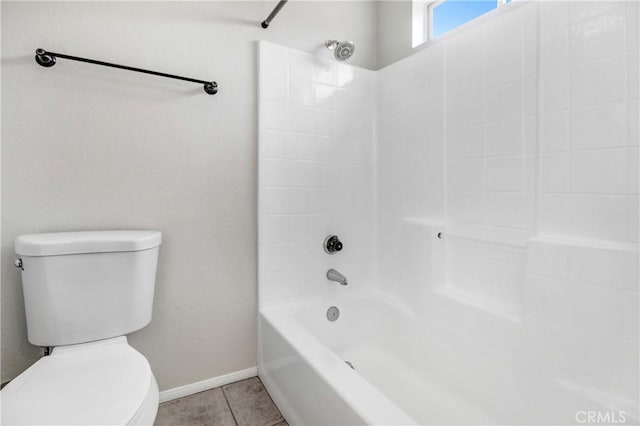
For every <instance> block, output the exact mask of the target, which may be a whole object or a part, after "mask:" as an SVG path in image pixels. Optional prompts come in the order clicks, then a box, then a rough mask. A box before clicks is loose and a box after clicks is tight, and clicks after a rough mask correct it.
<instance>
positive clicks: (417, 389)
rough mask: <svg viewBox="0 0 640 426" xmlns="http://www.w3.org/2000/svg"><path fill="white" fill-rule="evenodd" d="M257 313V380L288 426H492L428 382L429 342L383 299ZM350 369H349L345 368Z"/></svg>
mask: <svg viewBox="0 0 640 426" xmlns="http://www.w3.org/2000/svg"><path fill="white" fill-rule="evenodd" d="M336 305H337V306H338V307H339V308H340V311H341V315H340V318H339V319H338V320H337V321H335V322H330V321H328V320H327V318H326V311H327V308H328V307H329V306H331V304H330V303H317V302H316V303H307V304H304V305H296V306H286V307H274V308H263V309H262V310H261V312H260V320H259V322H260V338H261V342H260V354H259V358H260V359H259V371H260V372H259V374H260V377H261V379H262V381H263V382H264V384H265V386H266V387H267V390H268V391H269V393H270V394H271V395H272V397H273V399H274V400H275V402H276V404H277V405H278V407H280V409H281V410H282V412H283V414H284V416H285V418H286V419H287V420H288V421H289V422H290V423H291V424H293V425H415V424H463V423H468V424H478V423H484V424H492V423H495V421H494V420H495V419H493V418H492V417H491V416H488V415H487V414H486V413H484V412H482V410H479V409H477V407H474V406H473V404H470V403H469V402H468V401H466V400H464V399H463V398H461V396H460V395H459V394H457V393H455V392H452V391H451V390H449V389H447V388H445V387H443V386H439V385H437V382H436V381H434V380H432V378H431V374H430V369H429V368H425V367H426V366H425V365H424V364H425V362H429V363H433V360H429V361H428V360H427V358H428V357H427V356H426V355H425V354H426V353H427V352H426V351H425V350H424V349H425V348H423V347H420V345H429V342H430V341H432V340H431V339H430V338H429V336H425V335H424V333H425V331H424V330H419V329H417V328H416V325H415V324H417V323H419V322H418V321H416V318H415V316H414V314H413V313H412V312H411V311H409V310H407V309H406V308H404V307H403V305H402V304H400V303H394V302H393V301H392V300H389V299H388V298H385V296H383V295H377V296H376V295H372V296H364V297H358V298H353V299H347V300H341V301H340V302H339V303H336ZM345 361H348V362H349V363H351V365H353V367H354V368H353V369H352V368H351V367H350V366H349V365H348V364H347V363H346V362H345Z"/></svg>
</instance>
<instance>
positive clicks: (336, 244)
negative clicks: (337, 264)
mask: <svg viewBox="0 0 640 426" xmlns="http://www.w3.org/2000/svg"><path fill="white" fill-rule="evenodd" d="M323 247H324V251H325V252H326V253H328V254H336V252H339V251H340V250H342V242H340V239H339V238H338V236H337V235H329V236H328V237H327V238H325V239H324V244H323Z"/></svg>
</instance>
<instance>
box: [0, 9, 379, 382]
mask: <svg viewBox="0 0 640 426" xmlns="http://www.w3.org/2000/svg"><path fill="white" fill-rule="evenodd" d="M274 5H275V1H273V2H272V1H269V2H141V3H136V2H109V3H103V2H69V3H66V2H38V3H31V2H24V3H15V2H2V86H3V87H2V88H3V92H2V196H3V200H2V201H3V203H2V204H3V208H4V210H3V212H2V230H3V235H2V251H3V257H2V265H3V274H2V278H3V281H2V380H8V379H11V378H13V377H15V376H16V375H18V374H20V373H21V372H22V371H23V370H24V369H25V368H27V367H28V366H29V365H30V364H31V363H33V362H34V361H35V360H36V359H37V358H38V357H39V355H40V354H41V351H40V350H39V349H38V348H35V347H33V346H31V345H29V343H28V342H27V340H26V328H25V319H24V309H23V300H22V292H21V287H20V276H19V273H18V271H16V270H15V269H14V268H13V267H12V266H11V265H12V261H13V259H14V255H13V240H14V239H15V237H16V236H17V235H19V234H22V233H28V232H47V231H65V230H85V229H117V228H127V229H135V228H145V229H159V230H161V231H163V234H164V244H163V246H162V248H161V255H160V265H159V275H158V281H157V290H156V300H155V310H154V318H153V321H152V323H151V325H150V326H149V327H147V328H146V329H144V330H142V331H140V332H137V333H135V334H133V335H132V336H131V337H130V341H131V343H132V344H133V346H135V347H136V348H137V349H139V350H140V351H141V352H142V353H143V354H144V355H145V356H147V358H148V359H149V361H150V362H151V365H152V368H153V370H154V372H155V374H156V377H157V378H158V380H159V383H160V387H161V389H167V388H171V387H175V386H178V385H182V384H186V383H191V382H194V381H198V380H203V379H206V378H210V377H214V376H218V375H221V374H224V373H228V372H231V371H235V370H240V369H244V368H247V367H250V366H254V365H255V364H256V272H257V271H256V265H257V259H256V243H257V239H256V232H257V231H256V221H255V212H256V196H257V194H256V179H257V172H256V165H257V162H256V155H257V151H256V137H257V131H256V121H257V101H256V93H257V74H256V73H257V61H256V58H257V43H255V41H257V40H260V39H263V38H264V39H269V40H273V41H277V42H280V43H283V44H285V45H289V46H293V47H296V48H298V49H303V50H306V51H309V52H314V53H315V54H317V55H319V56H322V55H328V54H329V52H325V49H324V48H323V47H322V43H323V42H324V40H325V39H327V38H338V39H346V38H349V39H352V40H353V41H355V42H356V45H357V49H358V50H357V53H356V54H355V56H354V57H353V60H352V61H351V63H353V64H357V65H363V66H366V67H370V68H373V67H374V66H375V57H376V53H375V21H376V14H375V5H374V4H373V3H370V2H335V3H332V4H331V6H330V7H329V6H328V5H327V4H326V3H324V2H290V3H289V4H288V5H287V7H286V8H285V9H283V11H282V12H281V14H280V15H279V16H278V18H277V20H275V21H274V22H273V23H272V26H271V27H270V28H269V29H268V30H266V31H265V30H262V29H261V28H260V27H259V22H260V21H262V19H264V18H265V17H266V16H267V14H268V13H269V12H270V11H271V9H272V8H273V6H274ZM38 47H42V48H45V49H50V50H52V51H59V52H62V53H68V54H72V55H78V56H86V57H90V58H96V59H104V60H111V61H114V62H118V63H122V64H129V65H133V66H140V67H144V68H150V69H155V70H159V71H166V72H170V73H176V74H182V75H186V76H192V77H196V78H202V79H215V80H217V81H218V83H219V84H220V92H219V93H218V94H217V95H216V96H208V95H206V94H204V92H203V90H202V87H200V86H198V85H192V84H189V83H183V82H177V81H172V80H165V79H160V78H155V77H151V76H144V75H138V74H133V73H128V72H123V71H119V70H113V69H108V68H101V67H95V66H91V65H87V64H80V63H74V62H70V61H64V60H60V61H59V63H58V64H57V65H56V66H55V67H54V68H51V69H44V68H41V67H40V66H38V65H36V63H35V62H34V60H33V52H34V50H35V49H36V48H38Z"/></svg>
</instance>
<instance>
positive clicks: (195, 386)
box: [160, 367, 258, 403]
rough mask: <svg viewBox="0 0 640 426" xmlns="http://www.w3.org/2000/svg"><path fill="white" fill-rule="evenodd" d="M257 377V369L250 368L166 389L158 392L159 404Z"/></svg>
mask: <svg viewBox="0 0 640 426" xmlns="http://www.w3.org/2000/svg"><path fill="white" fill-rule="evenodd" d="M257 375H258V367H251V368H247V369H245V370H240V371H234V372H233V373H229V374H223V375H222V376H218V377H212V378H210V379H206V380H201V381H199V382H195V383H190V384H188V385H184V386H178V387H177V388H172V389H167V390H164V391H162V392H160V402H161V403H162V402H167V401H171V400H172V399H176V398H182V397H184V396H189V395H193V394H194V393H198V392H202V391H206V390H209V389H213V388H217V387H220V386H224V385H228V384H229V383H233V382H237V381H240V380H244V379H248V378H250V377H255V376H257Z"/></svg>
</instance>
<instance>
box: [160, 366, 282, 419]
mask: <svg viewBox="0 0 640 426" xmlns="http://www.w3.org/2000/svg"><path fill="white" fill-rule="evenodd" d="M191 425H197V426H205V425H206V426H288V425H287V422H286V421H285V420H284V417H282V414H280V411H279V410H278V407H276V405H275V404H274V403H273V401H272V400H271V397H270V396H269V394H268V393H267V390H266V389H265V388H264V386H263V385H262V382H261V381H260V379H259V378H258V377H252V378H250V379H246V380H242V381H240V382H236V383H231V384H229V385H226V386H222V387H219V388H215V389H211V390H208V391H205V392H200V393H196V394H194V395H190V396H186V397H184V398H179V399H175V400H173V401H168V402H165V403H163V404H160V408H159V409H158V416H157V418H156V426H191Z"/></svg>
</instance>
